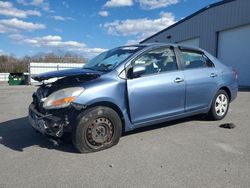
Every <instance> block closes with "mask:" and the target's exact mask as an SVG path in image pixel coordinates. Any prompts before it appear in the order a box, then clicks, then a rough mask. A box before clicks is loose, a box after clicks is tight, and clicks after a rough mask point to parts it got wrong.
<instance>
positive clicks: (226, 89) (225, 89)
mask: <svg viewBox="0 0 250 188" xmlns="http://www.w3.org/2000/svg"><path fill="white" fill-rule="evenodd" d="M220 90H224V91H225V92H227V94H228V97H229V101H231V91H230V90H229V89H228V88H227V87H222V88H220Z"/></svg>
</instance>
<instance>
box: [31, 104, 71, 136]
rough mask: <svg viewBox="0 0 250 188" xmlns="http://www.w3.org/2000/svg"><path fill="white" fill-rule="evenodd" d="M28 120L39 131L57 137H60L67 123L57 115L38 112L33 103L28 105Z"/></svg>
mask: <svg viewBox="0 0 250 188" xmlns="http://www.w3.org/2000/svg"><path fill="white" fill-rule="evenodd" d="M29 122H30V124H31V125H32V127H33V128H35V129H36V130H37V131H39V132H40V133H42V134H46V135H50V136H53V137H58V138H59V137H62V135H63V133H64V127H65V126H66V125H67V123H66V122H65V120H63V119H62V118H60V117H58V116H54V115H52V114H42V113H40V112H38V111H37V110H36V108H35V105H34V104H33V103H31V104H30V106H29Z"/></svg>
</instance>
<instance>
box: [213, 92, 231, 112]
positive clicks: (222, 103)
mask: <svg viewBox="0 0 250 188" xmlns="http://www.w3.org/2000/svg"><path fill="white" fill-rule="evenodd" d="M227 108H228V100H227V97H226V95H224V94H220V95H218V97H217V98H216V100H215V112H216V114H217V115H218V116H223V115H224V114H225V113H226V112H227Z"/></svg>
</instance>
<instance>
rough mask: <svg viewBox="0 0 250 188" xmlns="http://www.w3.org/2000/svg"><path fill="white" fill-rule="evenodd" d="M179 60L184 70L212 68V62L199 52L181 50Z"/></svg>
mask: <svg viewBox="0 0 250 188" xmlns="http://www.w3.org/2000/svg"><path fill="white" fill-rule="evenodd" d="M181 58H182V61H183V63H184V66H185V68H186V69H193V68H202V67H214V64H213V62H212V61H211V60H210V59H208V57H206V56H205V55H204V54H203V53H200V52H196V51H185V50H182V51H181Z"/></svg>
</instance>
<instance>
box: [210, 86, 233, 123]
mask: <svg viewBox="0 0 250 188" xmlns="http://www.w3.org/2000/svg"><path fill="white" fill-rule="evenodd" d="M228 108H229V97H228V94H227V92H226V91H224V90H219V91H218V92H217V94H216V95H215V97H214V99H213V103H212V106H211V109H210V111H209V113H208V117H209V118H210V119H211V120H221V119H223V118H224V117H225V116H226V115H227V112H228Z"/></svg>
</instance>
